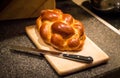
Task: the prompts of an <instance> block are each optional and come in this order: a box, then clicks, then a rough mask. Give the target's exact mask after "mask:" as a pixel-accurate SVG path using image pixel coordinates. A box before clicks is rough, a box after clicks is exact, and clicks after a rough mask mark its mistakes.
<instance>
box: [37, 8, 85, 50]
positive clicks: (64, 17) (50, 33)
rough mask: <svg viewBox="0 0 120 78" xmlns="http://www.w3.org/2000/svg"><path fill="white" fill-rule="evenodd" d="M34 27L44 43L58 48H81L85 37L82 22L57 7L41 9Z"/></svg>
mask: <svg viewBox="0 0 120 78" xmlns="http://www.w3.org/2000/svg"><path fill="white" fill-rule="evenodd" d="M36 29H37V31H38V32H39V35H40V36H41V38H42V40H43V41H44V42H45V43H47V44H49V45H50V46H52V47H54V48H56V49H58V50H64V51H78V50H81V49H82V47H83V45H84V41H85V38H86V37H85V33H84V26H83V24H82V23H81V22H80V21H78V20H76V19H74V18H73V17H72V16H71V15H70V14H64V13H63V12H62V11H61V10H59V9H53V10H50V9H47V10H42V11H41V14H40V17H38V18H37V20H36Z"/></svg>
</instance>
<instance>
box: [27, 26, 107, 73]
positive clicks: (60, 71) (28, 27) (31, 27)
mask: <svg viewBox="0 0 120 78" xmlns="http://www.w3.org/2000/svg"><path fill="white" fill-rule="evenodd" d="M33 27H35V25H30V26H26V28H25V30H26V32H27V34H28V33H29V32H28V29H33ZM28 36H29V37H30V39H31V40H32V41H33V43H34V44H35V45H36V47H37V48H40V47H39V44H38V43H36V42H35V41H34V40H33V39H32V38H31V37H32V36H31V35H30V34H28ZM90 41H92V40H90ZM93 45H96V44H95V43H93ZM96 46H97V45H96ZM98 48H99V47H98ZM99 49H100V48H99ZM100 50H101V49H100ZM101 51H102V50H101ZM103 53H104V52H103ZM104 55H106V53H104ZM45 58H46V59H47V61H48V62H49V63H50V65H51V66H52V67H53V66H54V64H52V63H51V62H50V61H51V60H49V57H47V56H45ZM108 60H109V56H108V55H106V58H105V59H104V60H103V61H102V63H105V62H107V61H108ZM98 64H101V62H98V63H97V64H93V65H89V66H88V67H87V68H89V67H93V66H96V65H98ZM53 68H54V70H56V72H57V73H58V74H59V75H67V74H70V73H74V72H77V71H81V70H79V69H74V70H72V72H68V71H62V70H58V69H57V67H55V66H54V67H53ZM83 69H86V68H83ZM83 69H82V70H83Z"/></svg>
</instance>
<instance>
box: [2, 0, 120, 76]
mask: <svg viewBox="0 0 120 78" xmlns="http://www.w3.org/2000/svg"><path fill="white" fill-rule="evenodd" d="M56 6H57V8H59V9H61V10H63V12H65V13H70V14H72V15H73V17H74V18H76V19H78V20H80V21H81V22H83V24H84V26H85V33H86V35H87V36H88V37H89V38H90V39H91V40H92V41H93V42H94V43H95V44H97V45H98V46H99V47H100V48H101V49H102V50H103V51H104V52H105V53H106V54H108V55H109V57H110V60H109V61H108V62H107V63H105V64H101V65H99V66H95V67H92V68H89V69H85V70H82V71H78V72H75V73H73V74H69V75H66V76H59V75H58V74H57V73H56V72H55V71H54V69H53V68H52V67H51V66H50V64H49V63H48V62H47V60H46V59H45V58H44V56H41V57H38V56H33V55H25V54H21V53H12V52H11V51H10V50H9V45H19V46H26V47H33V48H36V47H35V45H34V44H33V43H32V41H31V40H30V39H29V37H28V36H27V34H26V32H25V27H26V26H29V25H33V24H35V20H36V17H35V18H31V19H18V20H17V19H16V20H6V21H0V27H1V28H0V29H1V30H0V78H113V77H114V78H117V77H119V76H120V75H119V72H120V50H119V48H120V36H119V35H118V34H117V33H115V32H114V31H112V30H111V29H109V28H108V27H107V26H105V24H103V23H101V22H100V21H98V20H97V19H96V18H94V17H93V16H92V15H90V14H89V13H87V12H86V11H84V10H83V9H82V8H81V7H80V6H78V5H76V4H75V3H74V2H72V1H71V0H57V3H56Z"/></svg>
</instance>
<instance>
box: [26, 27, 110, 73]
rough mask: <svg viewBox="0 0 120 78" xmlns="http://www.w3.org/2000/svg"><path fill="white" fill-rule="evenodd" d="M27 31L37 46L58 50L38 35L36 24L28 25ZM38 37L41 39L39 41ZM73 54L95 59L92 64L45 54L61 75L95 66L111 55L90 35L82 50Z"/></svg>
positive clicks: (105, 60)
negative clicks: (91, 38)
mask: <svg viewBox="0 0 120 78" xmlns="http://www.w3.org/2000/svg"><path fill="white" fill-rule="evenodd" d="M26 33H27V34H28V36H29V37H30V39H31V40H32V41H33V43H34V44H35V45H36V46H37V48H40V49H45V50H51V51H56V50H55V49H54V48H52V47H51V46H49V45H47V44H45V43H44V42H43V40H42V39H41V38H40V37H38V35H37V34H36V31H35V25H32V26H27V27H26ZM38 38H40V40H39V41H38ZM73 54H78V55H84V56H91V57H93V59H94V61H93V62H92V63H90V64H87V63H81V62H76V61H71V60H67V59H62V58H58V57H54V56H50V55H45V58H46V59H47V60H48V62H49V63H50V65H51V66H52V67H53V68H54V69H55V71H56V72H57V73H58V74H59V75H67V74H70V73H73V72H76V71H80V70H83V69H87V68H89V67H93V66H96V65H99V64H102V63H105V62H107V61H108V60H109V56H108V55H107V54H106V53H105V52H103V51H102V50H101V49H100V48H99V47H98V46H97V45H96V44H95V43H94V42H93V41H91V40H90V39H89V38H88V37H87V38H86V40H85V44H84V47H83V50H82V51H79V52H73Z"/></svg>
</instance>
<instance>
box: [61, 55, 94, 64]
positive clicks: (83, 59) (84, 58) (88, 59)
mask: <svg viewBox="0 0 120 78" xmlns="http://www.w3.org/2000/svg"><path fill="white" fill-rule="evenodd" d="M62 56H63V57H64V58H66V59H70V60H74V61H79V62H84V63H92V62H93V58H92V57H91V56H81V55H74V54H63V55H62Z"/></svg>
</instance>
